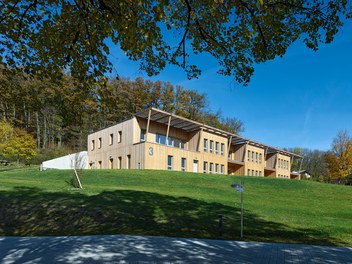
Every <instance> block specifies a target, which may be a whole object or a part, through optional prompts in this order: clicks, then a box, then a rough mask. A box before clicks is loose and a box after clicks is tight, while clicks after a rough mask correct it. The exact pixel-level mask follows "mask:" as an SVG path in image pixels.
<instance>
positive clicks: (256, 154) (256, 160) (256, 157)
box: [255, 152, 258, 163]
mask: <svg viewBox="0 0 352 264" xmlns="http://www.w3.org/2000/svg"><path fill="white" fill-rule="evenodd" d="M255 162H256V163H258V152H256V153H255Z"/></svg>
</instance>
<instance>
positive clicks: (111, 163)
mask: <svg viewBox="0 0 352 264" xmlns="http://www.w3.org/2000/svg"><path fill="white" fill-rule="evenodd" d="M109 168H110V169H113V168H114V159H113V158H110V159H109Z"/></svg>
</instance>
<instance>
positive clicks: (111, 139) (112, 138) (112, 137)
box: [109, 134, 114, 145]
mask: <svg viewBox="0 0 352 264" xmlns="http://www.w3.org/2000/svg"><path fill="white" fill-rule="evenodd" d="M113 143H114V134H110V136H109V145H112V144H113Z"/></svg>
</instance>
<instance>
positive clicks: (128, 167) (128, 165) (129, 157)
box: [127, 155, 131, 169]
mask: <svg viewBox="0 0 352 264" xmlns="http://www.w3.org/2000/svg"><path fill="white" fill-rule="evenodd" d="M130 168H131V155H127V169H130Z"/></svg>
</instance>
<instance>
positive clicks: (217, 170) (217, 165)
mask: <svg viewBox="0 0 352 264" xmlns="http://www.w3.org/2000/svg"><path fill="white" fill-rule="evenodd" d="M215 173H216V174H218V173H219V164H217V163H216V164H215Z"/></svg>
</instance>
